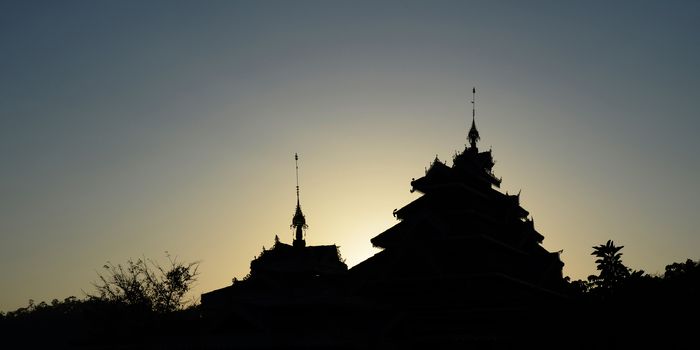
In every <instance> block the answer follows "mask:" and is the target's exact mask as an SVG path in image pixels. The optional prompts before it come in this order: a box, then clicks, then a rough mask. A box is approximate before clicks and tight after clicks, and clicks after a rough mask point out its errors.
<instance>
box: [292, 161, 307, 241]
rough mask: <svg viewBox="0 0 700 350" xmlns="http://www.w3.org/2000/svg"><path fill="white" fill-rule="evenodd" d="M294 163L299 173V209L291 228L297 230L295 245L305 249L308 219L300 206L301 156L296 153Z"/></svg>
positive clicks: (295, 213) (296, 211)
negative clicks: (305, 231)
mask: <svg viewBox="0 0 700 350" xmlns="http://www.w3.org/2000/svg"><path fill="white" fill-rule="evenodd" d="M294 163H295V166H296V173H297V208H296V210H295V212H294V217H293V218H292V225H291V227H292V228H294V229H295V234H294V244H293V245H294V246H295V247H305V246H306V242H305V241H304V230H306V228H307V227H308V225H306V218H305V217H304V214H303V213H302V212H301V204H299V203H300V202H299V155H298V154H296V153H294Z"/></svg>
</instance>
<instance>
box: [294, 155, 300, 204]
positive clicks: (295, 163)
mask: <svg viewBox="0 0 700 350" xmlns="http://www.w3.org/2000/svg"><path fill="white" fill-rule="evenodd" d="M294 165H295V166H296V169H297V203H299V155H298V154H296V153H294Z"/></svg>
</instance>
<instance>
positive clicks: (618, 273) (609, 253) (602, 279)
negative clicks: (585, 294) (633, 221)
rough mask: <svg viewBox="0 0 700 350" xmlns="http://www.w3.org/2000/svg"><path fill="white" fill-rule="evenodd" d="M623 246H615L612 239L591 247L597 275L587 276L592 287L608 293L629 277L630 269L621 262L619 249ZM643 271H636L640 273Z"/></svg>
mask: <svg viewBox="0 0 700 350" xmlns="http://www.w3.org/2000/svg"><path fill="white" fill-rule="evenodd" d="M624 247H625V246H619V247H617V246H615V243H613V241H612V240H608V242H607V243H605V244H601V245H597V246H594V247H593V252H592V253H591V255H595V256H596V257H597V258H598V259H596V261H595V262H596V264H598V266H597V269H598V271H600V273H599V274H598V276H594V275H592V276H589V277H588V280H589V281H590V282H591V283H592V284H593V288H594V289H598V290H602V291H603V292H605V293H610V292H611V291H612V290H613V289H614V288H616V287H619V286H620V285H621V283H622V282H623V281H625V280H626V279H627V278H628V277H630V269H629V268H628V267H627V266H625V265H624V264H623V263H622V253H621V252H620V250H622V248H624ZM641 273H643V271H640V272H638V273H637V274H641Z"/></svg>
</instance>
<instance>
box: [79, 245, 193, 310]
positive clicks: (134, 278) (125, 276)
mask: <svg viewBox="0 0 700 350" xmlns="http://www.w3.org/2000/svg"><path fill="white" fill-rule="evenodd" d="M166 256H167V257H168V260H169V261H170V266H168V267H167V268H164V267H163V266H161V265H160V264H158V263H156V262H154V261H152V260H150V259H145V258H142V259H137V260H132V259H129V260H128V261H127V263H126V265H122V264H117V265H114V264H112V263H111V262H107V264H105V265H104V266H103V268H104V269H105V270H106V271H107V273H106V274H100V273H98V276H99V281H98V282H95V283H93V286H94V287H95V289H96V290H97V293H98V294H97V295H89V294H88V296H89V297H90V298H93V299H98V300H102V301H109V302H117V303H123V304H126V305H130V306H136V307H142V308H144V309H147V310H152V311H155V312H158V313H167V312H172V311H176V310H179V309H182V308H184V307H186V306H187V305H188V304H187V303H186V302H185V301H184V300H183V299H184V296H185V294H187V292H188V291H189V290H190V289H191V287H192V285H193V284H194V282H196V280H197V275H198V274H199V272H198V268H199V262H193V263H187V264H185V263H183V262H180V261H178V260H177V258H174V259H173V258H172V257H171V256H170V255H169V254H167V252H166Z"/></svg>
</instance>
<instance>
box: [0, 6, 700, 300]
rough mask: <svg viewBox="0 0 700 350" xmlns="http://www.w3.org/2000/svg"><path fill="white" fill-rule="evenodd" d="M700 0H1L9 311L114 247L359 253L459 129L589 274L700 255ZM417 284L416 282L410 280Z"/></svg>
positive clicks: (235, 253)
mask: <svg viewBox="0 0 700 350" xmlns="http://www.w3.org/2000/svg"><path fill="white" fill-rule="evenodd" d="M698 18H700V2H697V1H627V2H614V1H613V2H611V1H578V2H572V1H566V2H561V1H547V2H521V1H513V2H492V1H488V2H487V1H476V2H467V1H371V2H358V1H279V2H273V1H206V2H199V1H162V2H161V1H78V2H73V1H61V2H58V1H46V2H36V1H3V2H1V3H0V120H1V122H2V124H1V127H0V167H1V171H0V290H1V291H2V292H0V310H4V311H9V310H14V309H16V308H18V307H21V306H24V305H26V303H27V300H28V299H30V298H31V299H34V300H36V301H40V300H46V301H50V300H51V299H53V298H59V299H62V298H65V297H67V296H70V295H75V296H78V297H82V296H84V294H83V291H85V292H89V291H91V282H92V281H94V280H95V279H96V277H97V275H96V271H99V269H100V268H101V266H102V265H103V264H104V263H105V262H106V261H108V260H109V261H112V262H114V263H119V262H125V261H126V260H127V259H129V258H132V257H133V258H138V257H141V256H146V257H150V258H154V259H157V260H160V261H161V262H164V261H166V260H165V253H164V252H165V251H168V252H170V253H171V254H172V255H177V256H178V257H179V258H180V259H181V260H185V261H194V260H200V261H201V266H200V271H201V275H200V278H199V282H198V284H197V287H196V290H195V293H194V295H195V296H197V297H198V295H199V294H200V293H202V292H206V291H210V290H213V289H217V288H221V287H224V286H227V285H229V284H230V283H231V279H232V278H233V277H238V278H241V277H243V276H245V275H246V274H247V273H248V271H249V263H250V261H251V259H252V258H253V257H254V256H256V255H258V254H259V253H260V251H261V249H262V247H263V246H266V247H270V246H271V245H272V243H273V240H274V236H275V234H277V235H279V236H280V239H281V240H282V241H283V242H287V243H289V242H291V240H292V231H291V230H290V228H289V225H290V223H291V218H292V215H293V211H294V205H295V198H294V197H295V192H294V181H295V180H294V157H293V155H294V153H295V152H298V153H299V155H300V185H301V202H302V208H303V210H304V213H305V214H306V217H307V222H308V224H309V229H308V232H307V242H308V243H309V244H333V243H335V244H338V245H339V246H340V247H341V253H342V255H343V257H344V258H346V259H347V263H348V265H349V266H353V265H355V264H357V263H358V262H360V261H362V260H363V259H365V258H367V257H369V256H371V255H372V254H374V253H376V252H377V250H376V249H374V248H372V246H371V244H370V242H369V240H370V238H372V237H374V236H375V235H377V234H379V233H381V232H382V231H383V230H385V229H386V228H388V227H390V226H391V225H393V224H395V223H396V221H395V219H394V218H393V216H392V214H391V213H392V211H393V209H395V208H400V207H402V206H403V205H405V204H407V203H409V202H410V201H411V200H413V199H415V198H417V196H418V194H417V193H415V194H412V193H410V192H409V189H410V185H409V183H410V181H411V178H413V177H415V178H418V177H420V176H422V175H423V172H424V169H425V168H426V167H427V166H428V165H429V163H430V161H431V160H432V159H433V158H434V157H435V155H436V154H437V155H438V156H439V157H440V158H441V159H443V160H448V161H450V162H448V164H451V158H452V155H453V154H454V152H455V151H461V150H462V149H463V148H464V145H465V143H466V133H467V127H468V125H469V123H470V118H471V104H470V103H469V101H470V99H471V88H472V86H476V87H477V104H476V105H477V126H478V128H479V131H480V132H481V136H482V140H481V143H480V146H481V148H486V149H488V148H489V147H492V148H493V154H494V158H495V160H496V166H495V168H494V171H495V173H496V175H497V176H500V177H502V178H503V183H502V191H504V192H505V191H509V192H510V193H515V192H518V191H519V190H522V195H521V204H522V206H523V207H524V208H525V209H527V210H528V211H529V212H530V213H531V214H532V216H533V217H534V219H535V227H536V229H537V230H538V231H539V232H540V233H542V234H543V235H544V236H545V240H544V243H543V245H544V247H545V248H547V249H548V250H550V251H558V250H563V254H562V260H563V261H564V262H565V264H566V265H565V267H564V273H565V274H566V275H569V276H571V277H573V278H585V277H586V276H587V275H589V274H592V273H595V264H594V259H593V257H592V256H591V255H590V252H591V246H593V245H597V244H600V243H604V242H605V241H606V240H608V239H613V240H614V241H615V242H616V243H617V244H620V245H624V246H625V248H624V249H623V252H624V256H623V261H624V263H625V264H626V265H628V266H630V267H632V268H635V269H644V270H645V271H647V272H649V273H662V272H663V270H664V266H666V265H667V264H670V263H672V262H676V261H682V260H685V259H686V258H692V259H698V258H700V251H699V248H700V235H699V234H698V233H699V232H698V229H697V224H696V220H697V217H698V214H699V213H700V211H699V210H698V209H699V207H700V205H699V204H698V203H700V189H699V188H700V187H699V186H698V185H697V182H696V181H697V179H698V173H699V172H700V149H699V148H700V147H699V145H700V141H699V140H698V134H699V131H700V122H699V121H698V120H699V115H698V111H699V110H700V86H699V85H698V84H699V83H700V64H698V62H700V39H699V38H700V21H698ZM417 278H420V276H417Z"/></svg>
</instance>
